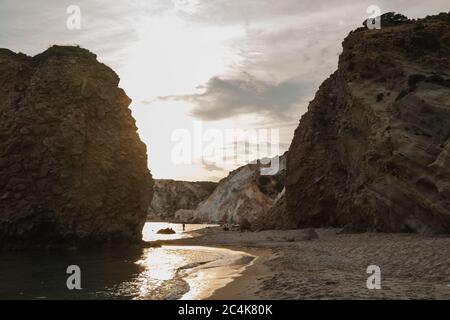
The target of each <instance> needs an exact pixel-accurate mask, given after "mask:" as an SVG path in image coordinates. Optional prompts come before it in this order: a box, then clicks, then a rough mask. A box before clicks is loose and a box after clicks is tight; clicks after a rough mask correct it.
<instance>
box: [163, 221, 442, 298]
mask: <svg viewBox="0 0 450 320" xmlns="http://www.w3.org/2000/svg"><path fill="white" fill-rule="evenodd" d="M339 230H340V229H316V230H315V232H317V236H318V238H317V239H314V238H313V239H311V238H310V237H309V236H308V234H309V233H310V232H311V230H284V231H282V230H268V231H261V232H242V233H241V232H238V231H223V230H222V229H221V228H220V227H213V228H211V227H210V228H205V229H202V230H196V231H194V232H192V233H191V234H190V236H192V237H191V238H184V239H179V240H173V241H158V243H159V244H162V245H177V246H206V247H212V248H219V249H220V248H222V249H229V250H235V251H239V252H244V253H247V254H250V255H252V256H254V257H255V258H254V260H253V261H252V262H251V263H249V264H247V265H246V266H245V267H244V268H242V270H240V271H239V272H237V276H234V277H232V278H231V279H230V281H228V282H227V283H225V284H224V283H223V282H222V283H220V285H217V283H215V284H213V286H215V287H216V288H215V289H211V290H210V294H209V295H208V296H202V297H200V298H201V299H207V300H229V299H235V300H256V299H268V300H271V299H450V286H448V285H450V268H449V263H448V257H449V256H450V237H448V236H439V237H438V236H421V235H417V234H381V233H377V234H375V233H373V234H372V233H364V234H341V235H338V234H337V233H338V231H339ZM370 265H378V266H379V267H380V269H381V279H382V288H381V290H369V289H368V288H367V286H366V285H367V279H368V277H369V276H370V274H367V267H368V266H370Z"/></svg>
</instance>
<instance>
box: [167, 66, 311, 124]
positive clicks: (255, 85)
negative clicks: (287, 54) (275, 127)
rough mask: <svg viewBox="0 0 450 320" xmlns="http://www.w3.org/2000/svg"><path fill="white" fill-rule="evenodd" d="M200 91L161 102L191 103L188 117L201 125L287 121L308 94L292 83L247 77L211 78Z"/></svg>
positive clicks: (247, 75) (171, 97)
mask: <svg viewBox="0 0 450 320" xmlns="http://www.w3.org/2000/svg"><path fill="white" fill-rule="evenodd" d="M200 89H203V90H204V92H203V93H198V94H192V95H178V96H167V97H161V99H164V100H184V101H188V102H191V103H192V104H193V105H194V107H193V109H192V115H193V116H194V117H196V118H198V119H201V120H205V121H210V120H221V119H226V118H230V117H234V116H236V115H240V114H250V113H260V114H264V115H266V116H269V117H271V118H277V119H280V118H285V117H287V116H288V114H289V112H290V111H292V108H293V107H294V106H296V104H298V103H299V101H301V98H302V97H303V96H304V94H305V92H306V91H308V90H305V87H304V86H302V84H301V83H299V82H296V81H285V82H281V83H270V82H266V81H263V80H259V79H256V78H255V77H253V76H251V75H249V74H242V77H241V78H234V79H224V78H221V77H213V78H211V79H210V80H209V81H208V82H207V83H206V84H205V85H204V86H201V87H200Z"/></svg>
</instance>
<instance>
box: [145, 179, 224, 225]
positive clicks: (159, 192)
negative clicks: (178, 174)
mask: <svg viewBox="0 0 450 320" xmlns="http://www.w3.org/2000/svg"><path fill="white" fill-rule="evenodd" d="M216 186H217V183H215V182H207V181H199V182H190V181H176V180H163V179H160V180H155V186H154V194H153V200H152V203H151V205H150V207H149V208H148V218H149V219H153V220H158V221H166V220H173V219H174V216H175V212H176V211H177V210H182V209H184V210H189V209H195V208H196V207H197V205H198V204H199V203H200V202H202V201H203V200H205V199H206V198H208V197H209V195H210V194H211V193H212V192H213V191H214V189H215V188H216Z"/></svg>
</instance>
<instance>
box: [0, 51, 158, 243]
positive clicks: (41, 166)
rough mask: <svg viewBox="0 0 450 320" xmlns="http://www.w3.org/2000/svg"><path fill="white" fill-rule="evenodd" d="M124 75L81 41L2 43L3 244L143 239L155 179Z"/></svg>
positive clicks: (0, 222) (0, 211) (0, 234)
mask: <svg viewBox="0 0 450 320" xmlns="http://www.w3.org/2000/svg"><path fill="white" fill-rule="evenodd" d="M118 84H119V78H118V76H117V75H116V74H115V73H114V72H113V71H112V70H111V69H110V68H108V67H107V66H105V65H104V64H101V63H99V62H98V61H97V60H96V56H95V55H94V54H92V53H90V52H89V51H87V50H85V49H81V48H76V47H60V46H53V47H51V48H49V49H48V50H47V51H45V52H44V53H42V54H39V55H37V56H35V57H28V56H26V55H23V54H15V53H13V52H11V51H9V50H5V49H0V138H1V139H0V243H1V245H6V246H7V245H8V244H12V243H23V244H30V245H32V244H46V243H48V244H65V243H70V244H82V243H83V244H84V243H86V244H88V243H92V242H98V243H107V242H122V243H129V242H136V241H139V240H140V239H141V231H142V227H143V224H144V222H145V218H146V210H147V207H148V205H149V204H150V201H151V198H152V187H153V180H152V177H151V174H150V172H149V170H148V168H147V154H146V146H145V145H144V143H142V142H141V141H140V139H139V137H138V134H137V128H136V125H135V121H134V119H133V118H132V116H131V111H130V109H129V108H128V106H129V104H130V102H131V100H130V99H129V98H128V97H127V95H126V94H125V92H124V91H123V90H122V89H120V88H118Z"/></svg>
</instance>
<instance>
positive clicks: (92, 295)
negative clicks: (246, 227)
mask: <svg viewBox="0 0 450 320" xmlns="http://www.w3.org/2000/svg"><path fill="white" fill-rule="evenodd" d="M168 227H169V228H172V229H173V230H174V231H175V232H176V233H175V234H170V235H166V234H158V233H157V231H158V230H160V229H164V228H168ZM205 227H208V225H190V224H187V225H186V226H185V232H183V227H182V225H181V224H168V223H158V222H147V223H146V224H145V227H144V230H143V239H144V240H146V241H153V240H161V239H162V240H171V239H180V238H184V237H189V236H190V234H188V233H186V232H188V231H193V230H197V229H201V228H205ZM243 257H244V258H247V260H245V259H244V260H245V261H243V260H242V259H243ZM250 260H251V259H250V257H249V256H248V255H246V254H245V253H241V252H236V251H232V250H228V249H219V248H210V247H200V246H197V247H184V246H162V247H160V248H144V249H133V250H125V251H124V250H110V251H99V252H96V251H51V250H31V251H29V250H27V251H14V252H1V253H0V299H180V298H202V297H204V295H205V292H209V291H211V288H208V281H207V280H208V277H211V274H213V273H211V272H212V271H213V272H214V270H215V272H216V274H217V273H220V272H222V273H221V275H220V277H222V278H226V279H224V280H225V281H224V282H223V284H225V283H226V282H227V281H231V279H232V278H233V277H234V276H235V275H236V274H237V273H238V272H239V268H242V266H243V265H245V264H247V263H248V262H249V261H250ZM70 265H77V266H79V267H80V271H81V275H80V276H81V277H80V280H81V290H77V289H73V290H69V289H68V288H67V284H66V281H67V278H68V277H69V276H70V274H67V267H68V266H70ZM202 266H208V267H207V268H206V269H202ZM230 266H231V269H230ZM205 270H208V271H207V272H206V271H205ZM195 272H196V274H194V273H195ZM220 277H219V278H220ZM202 279H203V280H202ZM205 280H206V281H205ZM216 280H217V278H216ZM216 282H217V281H216Z"/></svg>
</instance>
